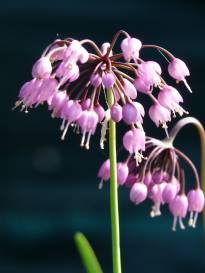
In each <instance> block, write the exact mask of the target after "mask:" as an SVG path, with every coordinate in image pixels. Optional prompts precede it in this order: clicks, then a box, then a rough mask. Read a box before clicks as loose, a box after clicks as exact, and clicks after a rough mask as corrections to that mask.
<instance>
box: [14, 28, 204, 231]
mask: <svg viewBox="0 0 205 273" xmlns="http://www.w3.org/2000/svg"><path fill="white" fill-rule="evenodd" d="M120 35H123V36H124V38H123V39H122V41H121V51H120V52H119V53H113V48H114V46H115V43H116V41H117V40H118V38H119V36H120ZM86 45H89V48H92V49H93V50H92V51H88V50H87V49H86V47H85V46H86ZM147 48H154V49H157V50H158V51H159V52H161V53H162V55H164V56H165V59H166V60H168V66H167V72H168V74H169V75H170V76H171V78H173V79H174V80H176V83H179V82H182V83H184V84H185V86H186V87H187V88H188V90H189V91H190V92H191V89H190V87H189V85H188V83H187V81H186V77H187V76H189V74H190V73H189V70H188V68H187V66H186V64H185V63H184V62H183V61H182V60H180V59H179V58H176V57H175V56H174V55H173V54H171V53H170V52H169V51H168V50H166V49H164V48H162V47H160V46H157V45H145V44H143V43H142V42H141V41H140V40H138V39H136V38H134V37H130V35H129V34H128V33H127V32H125V31H119V32H118V33H117V34H116V35H115V36H114V38H113V40H112V42H111V43H107V42H106V43H104V44H102V46H101V48H99V47H98V46H97V45H96V44H95V43H94V42H93V41H91V40H89V39H85V40H81V41H78V40H74V39H72V38H66V39H57V40H55V41H54V42H53V43H51V44H50V45H49V46H48V47H47V48H46V49H45V50H44V52H43V53H42V55H41V57H40V58H39V59H38V60H37V61H36V62H35V64H34V65H33V68H32V77H33V79H32V80H30V81H28V82H26V83H25V84H24V85H23V86H22V88H21V90H20V93H19V99H18V101H17V102H16V104H15V107H14V108H16V107H19V106H21V110H22V111H23V110H25V112H28V109H29V108H33V107H36V106H38V105H40V104H46V105H47V106H48V109H49V111H51V116H52V117H53V118H58V119H60V120H61V126H60V129H61V131H62V135H61V139H62V140H64V139H65V136H66V133H67V130H68V128H69V127H72V128H74V132H76V133H81V135H82V136H81V146H82V147H85V148H86V149H89V147H90V139H91V136H92V135H94V134H95V131H96V128H97V126H98V125H99V124H101V125H102V129H101V139H100V146H101V148H102V149H103V148H104V141H105V139H106V131H107V124H108V122H109V120H110V119H112V120H113V121H115V122H116V123H119V122H121V121H123V122H124V123H125V124H126V126H127V127H128V129H127V131H126V132H125V134H124V136H123V139H122V144H123V147H124V149H125V150H126V151H127V152H128V153H129V156H128V158H127V160H126V161H125V162H119V163H118V165H117V174H118V184H119V185H127V186H128V187H131V190H130V199H131V201H132V202H134V203H135V204H139V203H141V202H143V201H144V200H145V199H147V198H149V199H151V200H152V201H153V206H152V211H151V216H152V217H154V216H157V215H160V214H161V212H160V206H161V204H165V203H167V204H168V205H169V209H170V211H171V213H172V214H173V216H174V223H173V229H174V230H175V227H176V223H177V221H178V220H179V225H180V227H181V228H184V225H183V223H182V219H183V218H184V217H185V216H186V214H187V211H190V221H189V224H190V226H193V227H195V225H196V221H197V215H198V213H199V212H201V211H202V209H203V206H204V195H203V192H202V191H201V189H200V186H199V179H198V176H197V172H196V171H194V172H195V178H196V187H195V189H193V190H191V191H190V192H189V193H188V195H187V196H186V195H185V189H184V174H183V170H182V168H181V167H180V164H179V159H178V156H177V151H176V150H175V149H174V148H173V147H171V148H170V147H167V146H166V145H165V144H164V143H163V142H160V141H156V140H154V139H151V138H148V137H146V134H145V131H144V128H143V120H144V117H145V114H146V111H145V108H144V106H143V105H142V103H141V102H140V95H142V96H146V97H148V98H149V99H150V100H151V103H152V105H151V106H150V108H149V109H148V111H147V112H148V116H149V118H150V119H151V120H152V121H153V122H154V123H155V124H156V126H157V127H159V126H162V127H163V128H165V130H166V129H167V122H169V121H171V118H172V116H173V117H175V116H176V114H179V115H180V116H182V115H183V114H184V113H187V111H185V110H184V109H183V108H182V106H181V105H180V104H181V103H183V98H182V96H181V94H180V92H179V91H178V90H177V89H176V88H175V87H173V86H171V85H170V84H168V83H166V82H165V80H164V79H163V75H162V74H163V73H162V69H161V66H160V64H158V63H157V62H156V61H153V60H143V59H142V58H141V57H140V56H141V52H142V50H146V49H147ZM165 72H166V71H165ZM110 92H112V95H113V98H114V102H113V104H112V105H111V106H108V103H107V96H108V94H109V93H110ZM166 132H167V130H166ZM178 153H179V155H182V154H180V153H181V152H180V151H179V152H178ZM182 157H183V156H182ZM185 158H186V157H185ZM191 167H192V168H193V169H194V170H195V168H194V167H193V164H191ZM98 176H99V177H100V178H101V183H100V187H102V185H103V184H102V183H103V181H106V180H109V177H110V162H109V160H106V161H105V162H104V163H103V164H102V166H101V168H100V170H99V173H98Z"/></svg>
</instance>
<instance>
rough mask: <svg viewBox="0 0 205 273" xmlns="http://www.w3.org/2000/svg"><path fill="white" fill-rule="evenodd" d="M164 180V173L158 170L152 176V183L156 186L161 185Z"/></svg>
mask: <svg viewBox="0 0 205 273" xmlns="http://www.w3.org/2000/svg"><path fill="white" fill-rule="evenodd" d="M163 179H164V172H163V170H156V171H154V172H153V174H152V182H153V183H154V184H160V183H162V182H163Z"/></svg>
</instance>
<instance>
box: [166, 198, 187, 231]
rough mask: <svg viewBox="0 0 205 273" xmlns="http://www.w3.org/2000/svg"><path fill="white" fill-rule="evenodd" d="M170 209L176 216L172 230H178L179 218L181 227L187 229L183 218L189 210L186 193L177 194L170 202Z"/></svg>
mask: <svg viewBox="0 0 205 273" xmlns="http://www.w3.org/2000/svg"><path fill="white" fill-rule="evenodd" d="M169 209H170V211H171V213H172V214H173V216H174V220H173V226H172V230H173V231H175V230H176V225H177V220H179V226H180V228H181V229H185V226H184V224H183V221H182V219H183V218H185V216H186V214H187V211H188V199H187V197H186V195H185V194H179V195H177V196H176V197H175V198H174V199H173V200H172V201H171V202H170V204H169Z"/></svg>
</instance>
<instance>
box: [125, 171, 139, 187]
mask: <svg viewBox="0 0 205 273" xmlns="http://www.w3.org/2000/svg"><path fill="white" fill-rule="evenodd" d="M137 181H138V175H134V174H129V175H128V177H127V179H126V182H125V186H126V187H128V188H131V187H132V186H133V185H134V184H135V183H136V182H137Z"/></svg>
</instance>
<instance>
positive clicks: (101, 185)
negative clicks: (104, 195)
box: [98, 179, 103, 190]
mask: <svg viewBox="0 0 205 273" xmlns="http://www.w3.org/2000/svg"><path fill="white" fill-rule="evenodd" d="M102 188H103V179H101V180H100V183H99V185H98V189H99V190H102Z"/></svg>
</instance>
